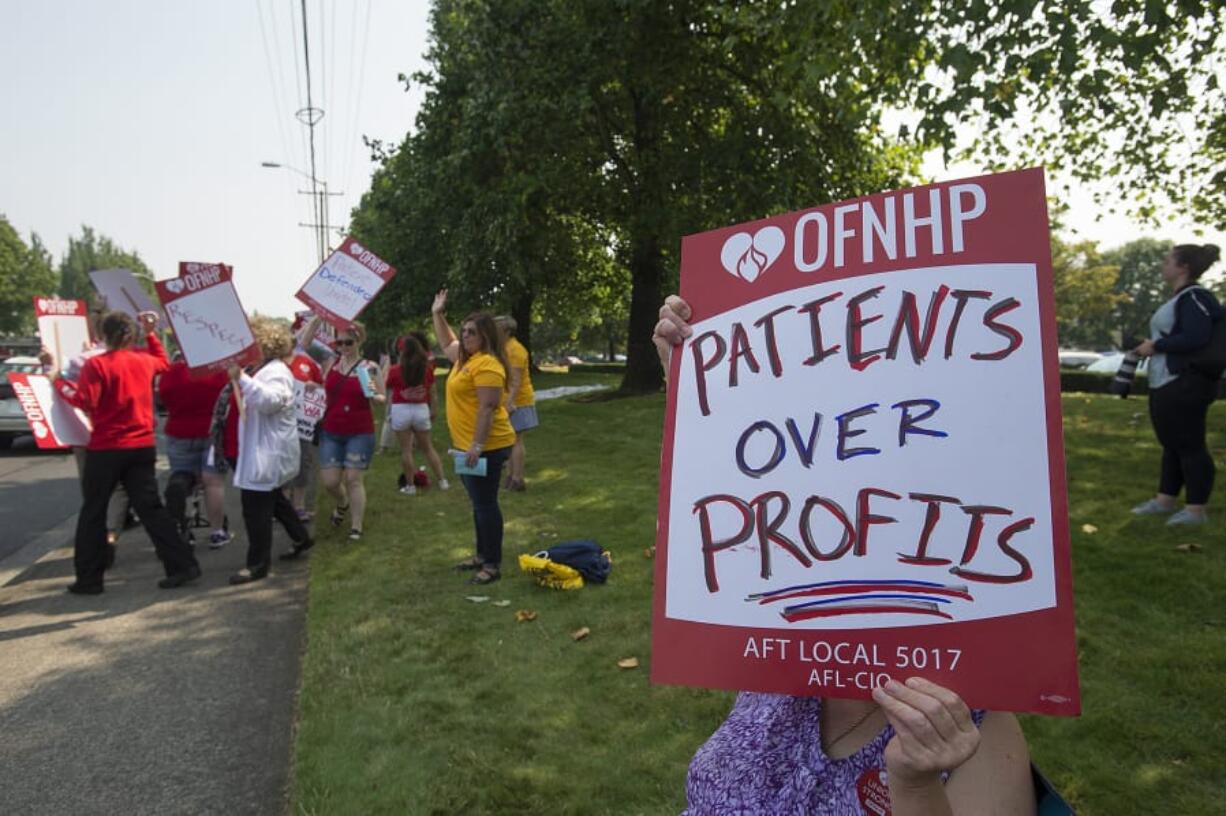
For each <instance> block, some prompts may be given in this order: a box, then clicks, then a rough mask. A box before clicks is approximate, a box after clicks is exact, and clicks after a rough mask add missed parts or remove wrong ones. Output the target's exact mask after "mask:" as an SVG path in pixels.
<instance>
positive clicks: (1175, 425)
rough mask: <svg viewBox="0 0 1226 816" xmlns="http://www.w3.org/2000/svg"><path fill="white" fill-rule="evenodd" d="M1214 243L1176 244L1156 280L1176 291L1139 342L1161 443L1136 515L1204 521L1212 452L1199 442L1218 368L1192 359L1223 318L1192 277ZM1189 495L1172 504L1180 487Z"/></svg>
mask: <svg viewBox="0 0 1226 816" xmlns="http://www.w3.org/2000/svg"><path fill="white" fill-rule="evenodd" d="M1221 254H1222V253H1221V250H1219V249H1218V248H1217V247H1216V246H1214V245H1213V244H1206V245H1204V246H1197V245H1195V244H1181V245H1179V246H1177V247H1175V248H1174V249H1172V250H1171V251H1170V254H1168V255H1167V256H1166V261H1165V262H1164V263H1163V264H1162V280H1163V281H1165V282H1166V284H1167V286H1169V287H1170V288H1171V290H1172V291H1173V292H1174V293H1175V294H1174V295H1173V296H1172V297H1171V299H1170V300H1168V301H1167V302H1166V303H1164V304H1162V305H1161V306H1159V307H1158V311H1156V312H1154V316H1153V318H1151V319H1150V321H1149V326H1150V331H1151V332H1152V333H1153V337H1152V339H1149V340H1146V341H1145V342H1143V343H1141V345H1139V346H1137V348H1136V349H1134V351H1135V352H1136V353H1137V355H1138V356H1141V357H1151V358H1152V359H1151V360H1150V363H1149V417H1150V420H1151V421H1152V422H1153V426H1154V433H1155V434H1156V435H1157V436H1158V442H1159V443H1161V445H1162V471H1161V474H1160V476H1159V479H1158V493H1157V495H1155V496H1154V497H1153V498H1152V499H1150V500H1148V501H1146V502H1142V503H1141V504H1139V505H1137V506H1136V507H1134V508H1132V512H1133V513H1135V514H1137V515H1139V516H1149V515H1167V514H1168V513H1169V514H1171V517H1170V518H1169V519H1167V521H1166V523H1167V524H1169V525H1177V524H1204V523H1205V522H1206V521H1208V516H1207V515H1206V514H1205V505H1206V504H1208V503H1209V494H1210V492H1212V490H1213V477H1214V471H1215V468H1214V465H1213V455H1212V454H1211V453H1209V447H1208V445H1206V444H1205V420H1206V418H1207V417H1208V415H1209V406H1210V405H1211V404H1212V403H1213V399H1214V397H1216V396H1217V383H1218V379H1219V378H1220V377H1221V372H1220V371H1217V372H1216V374H1212V373H1206V372H1204V371H1203V370H1201V367H1200V366H1198V365H1197V361H1196V360H1194V359H1193V357H1194V355H1195V354H1196V353H1197V352H1199V351H1201V350H1202V349H1205V348H1207V347H1208V346H1209V345H1210V341H1211V340H1212V338H1213V332H1214V329H1213V324H1214V323H1216V322H1219V321H1221V320H1222V319H1223V312H1222V306H1221V304H1219V303H1218V301H1217V298H1215V297H1214V296H1213V293H1212V292H1210V291H1209V290H1208V289H1206V288H1204V287H1203V286H1198V285H1197V284H1196V282H1197V281H1198V280H1200V276H1201V275H1203V274H1205V271H1206V270H1208V269H1209V267H1210V266H1213V264H1215V263H1217V260H1218V258H1219V257H1221ZM1181 490H1185V491H1186V493H1185V498H1186V499H1187V503H1186V504H1185V505H1184V508H1183V509H1182V510H1180V511H1178V512H1175V501H1176V499H1177V498H1178V496H1179V492H1180V491H1181Z"/></svg>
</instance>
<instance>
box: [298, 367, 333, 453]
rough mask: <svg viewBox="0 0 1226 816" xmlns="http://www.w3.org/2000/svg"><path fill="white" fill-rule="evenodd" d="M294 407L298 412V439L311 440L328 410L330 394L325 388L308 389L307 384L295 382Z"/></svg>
mask: <svg viewBox="0 0 1226 816" xmlns="http://www.w3.org/2000/svg"><path fill="white" fill-rule="evenodd" d="M294 407H295V408H296V409H297V412H298V437H299V438H300V439H306V440H311V439H313V438H314V437H315V426H316V425H317V424H318V423H319V421H320V420H321V419H323V418H324V412H325V411H327V410H328V394H327V392H326V391H324V390H323V388H307V387H306V383H304V382H302V381H301V380H294Z"/></svg>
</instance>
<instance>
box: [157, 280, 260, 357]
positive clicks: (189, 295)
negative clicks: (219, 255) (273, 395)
mask: <svg viewBox="0 0 1226 816" xmlns="http://www.w3.org/2000/svg"><path fill="white" fill-rule="evenodd" d="M157 293H158V299H159V300H161V301H162V305H163V306H164V307H165V308H166V317H167V319H169V321H170V327H171V329H172V330H173V331H174V333H175V339H176V340H177V341H178V343H179V348H180V349H182V350H183V358H184V359H185V360H186V361H187V365H188V366H189V367H190V368H191V369H192V370H193V371H217V370H220V369H223V368H225V367H227V366H229V365H231V364H233V365H239V366H245V365H249V364H251V363H257V362H259V361H260V349H259V347H258V346H257V345H256V342H255V335H253V334H252V332H251V325H250V324H249V323H248V322H247V313H246V312H245V311H243V304H242V303H241V302H239V299H238V292H237V291H235V289H234V283H233V281H232V280H231V271H230V267H228V266H226V265H225V264H211V263H182V264H180V265H179V277H177V278H171V279H169V280H163V281H158V282H157Z"/></svg>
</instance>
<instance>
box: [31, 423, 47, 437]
mask: <svg viewBox="0 0 1226 816" xmlns="http://www.w3.org/2000/svg"><path fill="white" fill-rule="evenodd" d="M30 430H32V431H34V435H35V436H36V437H38V438H39V439H46V438H47V434H48V433H50V431H49V430H48V429H47V426H46V425H44V424H43V423H41V422H38V421H35V422H31V423H30Z"/></svg>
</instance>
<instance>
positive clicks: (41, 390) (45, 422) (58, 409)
mask: <svg viewBox="0 0 1226 816" xmlns="http://www.w3.org/2000/svg"><path fill="white" fill-rule="evenodd" d="M8 381H9V385H11V386H12V387H13V395H14V396H15V397H17V403H18V404H19V405H20V406H21V410H22V412H23V413H24V414H25V415H26V421H27V422H29V423H30V431H31V432H32V433H33V434H34V442H35V443H36V444H37V445H38V447H40V448H42V449H44V450H62V449H64V448H67V447H71V446H77V447H83V446H85V445H88V444H89V435H90V433H91V432H92V428H91V426H90V422H89V417H88V416H86V415H85V412H84V411H82V410H81V409H80V408H74V407H73V406H71V405H69V404H68V403H67V402H66V401H65V400H64V399H63V398H62V397H60V395H59V394H57V393H56V392H55V389H54V388H53V387H52V385H51V380H49V379H47V378H46V377H43V376H41V375H38V374H18V373H16V372H11V373H9V375H8Z"/></svg>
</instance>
